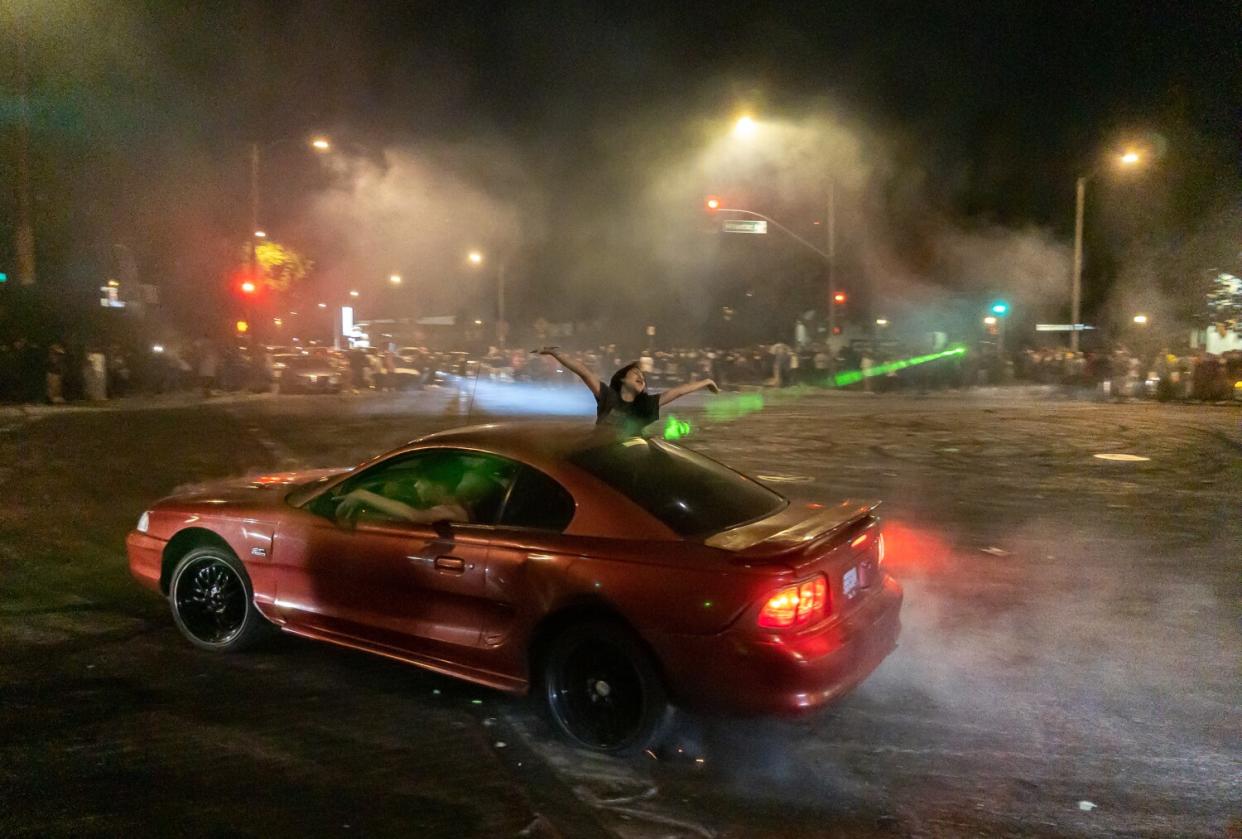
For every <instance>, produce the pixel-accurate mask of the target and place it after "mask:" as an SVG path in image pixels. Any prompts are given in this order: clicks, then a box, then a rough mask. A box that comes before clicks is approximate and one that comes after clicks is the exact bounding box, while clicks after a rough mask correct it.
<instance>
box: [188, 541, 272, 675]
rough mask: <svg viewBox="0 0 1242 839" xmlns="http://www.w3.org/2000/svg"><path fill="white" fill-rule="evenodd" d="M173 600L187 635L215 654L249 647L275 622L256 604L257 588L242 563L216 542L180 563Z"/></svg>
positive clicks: (197, 644)
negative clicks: (262, 612) (269, 621)
mask: <svg viewBox="0 0 1242 839" xmlns="http://www.w3.org/2000/svg"><path fill="white" fill-rule="evenodd" d="M168 601H169V604H170V605H171V607H172V614H173V621H174V622H175V623H176V624H177V628H178V629H180V630H181V634H182V635H184V636H185V637H186V638H187V639H188V640H189V641H190V643H191V644H193V645H194V646H196V647H199V648H200V649H204V650H210V651H212V652H235V651H237V650H242V649H245V648H246V647H249V646H251V645H253V644H254V643H255V642H256V641H258V640H260V639H261V638H262V637H263V635H264V634H265V633H266V631H267V629H268V627H269V626H270V624H268V622H267V621H266V619H264V617H263V616H262V615H261V614H259V611H258V609H256V608H255V605H254V589H253V587H252V586H251V585H250V577H249V575H247V574H246V569H245V567H244V566H243V565H242V564H241V561H240V560H238V559H237V557H235V556H234V555H233V554H232V553H231V552H230V551H228V550H227V549H225V548H220V547H216V546H214V545H205V546H203V547H199V548H195V549H193V550H191V551H190V552H189V553H187V554H186V555H185V556H183V557H182V558H181V559H180V561H178V562H177V565H176V567H175V568H174V569H173V573H172V579H171V581H170V583H169V586H168Z"/></svg>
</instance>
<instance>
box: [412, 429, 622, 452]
mask: <svg viewBox="0 0 1242 839" xmlns="http://www.w3.org/2000/svg"><path fill="white" fill-rule="evenodd" d="M618 439H621V435H620V434H618V432H617V431H616V430H615V429H613V428H611V427H607V426H604V427H601V426H598V425H594V424H587V423H585V422H564V421H540V420H533V421H526V422H496V423H488V424H486V425H469V426H465V427H462V428H452V429H449V430H447V431H439V432H436V433H435V434H428V435H427V436H425V437H420V438H418V439H417V440H413V441H411V442H410V444H409V445H411V446H415V445H417V446H423V445H426V444H428V443H433V444H435V445H440V446H461V447H463V448H477V449H486V450H488V451H492V452H495V453H496V454H501V455H510V456H513V457H520V458H528V457H534V458H537V459H539V460H545V461H546V460H563V459H564V458H566V457H568V456H569V455H572V454H574V453H575V452H579V451H582V450H584V449H590V448H595V447H596V446H602V445H605V444H607V443H611V442H615V441H616V440H618Z"/></svg>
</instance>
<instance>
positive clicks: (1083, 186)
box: [1070, 149, 1143, 352]
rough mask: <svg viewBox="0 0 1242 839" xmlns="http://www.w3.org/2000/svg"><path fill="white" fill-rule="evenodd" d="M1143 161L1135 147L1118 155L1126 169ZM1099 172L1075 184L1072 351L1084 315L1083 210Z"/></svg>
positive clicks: (1071, 293)
mask: <svg viewBox="0 0 1242 839" xmlns="http://www.w3.org/2000/svg"><path fill="white" fill-rule="evenodd" d="M1142 162H1143V156H1142V155H1141V154H1140V153H1139V152H1137V151H1135V150H1134V149H1128V150H1126V151H1125V152H1124V153H1122V154H1120V155H1118V156H1117V164H1118V166H1120V167H1122V168H1126V169H1132V168H1134V167H1136V166H1138V165H1139V164H1140V163H1142ZM1098 172H1099V168H1098V167H1097V168H1095V169H1092V170H1091V171H1089V172H1087V173H1086V174H1084V175H1079V176H1078V181H1077V182H1076V183H1075V185H1074V276H1073V282H1072V284H1071V288H1070V320H1071V321H1072V322H1073V323H1074V325H1075V328H1074V330H1073V331H1072V332H1070V351H1071V352H1077V351H1078V328H1077V324H1078V323H1079V321H1080V320H1081V315H1082V226H1083V212H1084V209H1085V208H1086V203H1087V181H1089V180H1091V179H1092V178H1094V177H1095V176H1096V174H1097V173H1098Z"/></svg>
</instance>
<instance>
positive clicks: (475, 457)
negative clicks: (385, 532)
mask: <svg viewBox="0 0 1242 839" xmlns="http://www.w3.org/2000/svg"><path fill="white" fill-rule="evenodd" d="M516 471H517V464H515V463H513V462H511V461H508V460H505V459H503V458H498V457H495V456H492V455H487V454H481V453H478V452H469V451H462V450H457V449H431V450H424V451H420V452H414V453H412V454H408V455H400V456H397V457H394V458H392V459H391V460H388V461H385V462H383V463H379V464H376V465H375V466H372V467H371V468H370V469H368V470H366V471H365V472H363V473H362V474H360V475H358V476H356V477H354V478H350V479H349V480H347V481H345V482H344V483H342V484H341V485H340V486H339V487H337V489H336V491H335V492H333V493H332V494H331V498H330V499H324V500H322V502H321V503H320V504H318V505H316V506H315V508H314V509H313V512H316V513H319V514H320V515H325V516H327V517H330V518H334V519H336V520H337V521H338V522H341V521H352V522H357V521H382V522H398V523H400V522H407V523H411V524H431V523H433V522H435V521H454V522H461V523H463V524H494V523H495V522H496V517H497V515H498V514H499V512H500V507H501V504H502V503H503V502H504V498H505V495H506V494H507V493H508V491H509V486H510V484H511V483H512V481H513V476H514V474H515V473H516Z"/></svg>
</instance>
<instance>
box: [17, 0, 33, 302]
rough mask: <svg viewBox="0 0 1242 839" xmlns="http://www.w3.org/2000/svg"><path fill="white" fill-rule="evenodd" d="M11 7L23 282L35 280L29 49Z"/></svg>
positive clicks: (21, 24) (19, 252)
mask: <svg viewBox="0 0 1242 839" xmlns="http://www.w3.org/2000/svg"><path fill="white" fill-rule="evenodd" d="M20 5H21V4H17V5H15V6H14V7H13V23H14V28H15V29H17V110H18V115H17V237H16V238H17V241H16V246H17V278H18V282H19V283H21V284H22V285H24V286H31V285H34V284H35V238H34V222H33V220H32V218H31V206H30V105H29V102H28V99H29V95H28V94H29V79H28V76H27V66H26V55H27V52H28V44H27V34H26V21H25V20H24V19H23V17H24V15H23V13H22V12H19V11H18V7H19V6H20Z"/></svg>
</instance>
